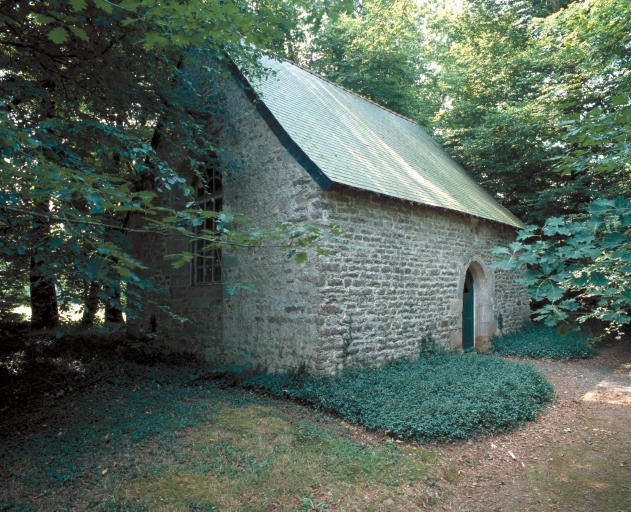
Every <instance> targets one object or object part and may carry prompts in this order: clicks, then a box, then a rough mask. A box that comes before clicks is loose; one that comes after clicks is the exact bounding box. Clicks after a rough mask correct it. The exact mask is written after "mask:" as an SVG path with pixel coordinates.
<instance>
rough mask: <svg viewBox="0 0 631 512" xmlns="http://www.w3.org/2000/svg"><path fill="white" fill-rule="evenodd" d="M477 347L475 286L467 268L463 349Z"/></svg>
mask: <svg viewBox="0 0 631 512" xmlns="http://www.w3.org/2000/svg"><path fill="white" fill-rule="evenodd" d="M474 347H475V286H474V283H473V274H472V273H471V269H467V273H466V275H465V279H464V287H463V290H462V350H464V351H465V352H469V351H471V350H473V348H474Z"/></svg>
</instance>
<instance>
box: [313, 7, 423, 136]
mask: <svg viewBox="0 0 631 512" xmlns="http://www.w3.org/2000/svg"><path fill="white" fill-rule="evenodd" d="M422 24H423V19H422V12H421V10H420V9H419V8H418V6H417V3H416V2H414V1H412V0H369V1H365V2H361V3H357V5H356V6H355V8H354V9H353V10H352V11H350V12H346V13H343V14H342V15H340V16H339V17H337V18H335V19H331V20H329V21H328V23H326V24H325V25H324V27H323V29H322V30H321V31H320V33H318V34H317V35H316V37H314V38H313V41H312V44H311V46H310V47H309V48H308V49H307V51H306V52H305V56H304V57H303V59H304V61H305V63H306V64H307V65H308V66H309V67H310V68H312V69H313V70H314V71H317V72H318V73H321V74H322V75H324V76H325V77H327V78H328V79H330V80H332V81H333V82H336V83H338V84H339V85H342V86H343V87H347V88H348V89H351V90H352V91H355V92H357V93H359V94H361V95H363V96H366V97H367V98H369V99H371V100H373V101H375V102H377V103H379V104H380V105H383V106H385V107H388V108H390V109H392V110H394V111H395V112H398V113H400V114H403V115H405V116H407V117H410V118H412V119H414V120H417V121H419V122H421V124H426V123H427V120H428V119H429V118H430V117H431V115H432V114H433V111H434V109H435V108H436V105H435V103H433V98H434V97H435V96H429V97H425V96H423V94H422V93H423V92H427V91H428V90H431V88H429V87H423V86H422V84H423V81H424V80H425V79H426V78H427V74H426V69H425V68H426V65H427V62H426V61H425V60H424V49H423V42H424V41H423V39H422V36H421V34H422V33H421V32H420V29H421V27H422Z"/></svg>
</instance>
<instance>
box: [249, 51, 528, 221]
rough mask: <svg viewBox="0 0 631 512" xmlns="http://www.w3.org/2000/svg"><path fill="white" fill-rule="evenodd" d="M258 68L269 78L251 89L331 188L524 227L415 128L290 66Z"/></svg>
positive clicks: (266, 60) (253, 83)
mask: <svg viewBox="0 0 631 512" xmlns="http://www.w3.org/2000/svg"><path fill="white" fill-rule="evenodd" d="M262 63H263V65H264V66H265V67H267V68H270V69H272V70H273V71H275V74H270V75H269V76H267V77H266V78H263V79H249V82H250V85H251V86H252V87H253V88H254V90H255V91H256V92H257V95H258V96H259V98H260V100H261V101H262V102H263V104H264V105H265V106H266V107H267V108H268V109H269V111H270V112H271V114H272V115H273V117H274V118H275V119H276V121H277V122H278V123H279V124H280V126H281V127H282V128H283V129H284V130H285V132H286V133H287V134H288V135H289V137H290V138H291V139H292V140H293V142H294V143H295V144H297V145H298V147H299V148H300V149H301V150H302V151H303V152H304V153H305V154H306V155H307V157H308V158H309V159H311V161H312V162H313V163H315V165H316V166H317V167H318V168H319V170H320V171H321V172H322V173H323V174H324V175H325V176H326V177H327V178H328V179H329V180H331V181H332V182H334V183H341V184H343V185H348V186H351V187H356V188H359V189H363V190H369V191H372V192H377V193H379V194H384V195H387V196H392V197H397V198H400V199H405V200H409V201H414V202H416V203H421V204H425V205H430V206H436V207H440V208H446V209H449V210H454V211H458V212H462V213H466V214H470V215H475V216H476V217H481V218H484V219H490V220H493V221H496V222H500V223H503V224H508V225H510V226H515V227H522V223H521V222H520V221H519V219H517V217H515V216H514V215H513V214H511V213H510V212H509V211H508V210H507V209H506V208H504V207H502V206H500V205H499V204H498V203H497V202H496V201H495V200H494V199H493V198H492V197H491V196H490V195H489V194H488V193H487V192H486V191H485V190H484V189H482V187H480V186H479V185H478V184H477V183H475V182H474V181H473V179H472V178H471V177H470V176H469V175H468V174H467V173H466V171H465V170H464V169H463V168H462V167H460V166H459V165H458V164H457V163H456V162H454V161H453V160H452V159H451V158H450V157H449V156H448V155H447V153H445V151H444V150H443V149H442V148H441V147H440V146H439V145H438V144H437V143H436V142H435V141H434V140H432V138H431V137H430V136H429V135H428V134H427V133H425V131H424V130H423V129H422V128H421V127H420V126H418V125H417V124H416V123H414V122H413V121H410V120H409V119H406V118H404V117H402V116H400V115H398V114H395V113H393V112H391V111H389V110H387V109H385V108H383V107H380V106H379V105H377V104H375V103H373V102H371V101H368V100H366V99H365V98H362V97H361V96H358V95H357V94H354V93H352V92H350V91H347V90H346V89H343V88H341V87H339V86H336V85H334V84H332V83H331V82H328V81H327V80H325V79H323V78H321V77H319V76H317V75H314V74H313V73H311V72H309V71H307V70H305V69H303V68H300V67H298V66H296V65H294V64H291V63H289V62H279V61H277V60H272V59H269V58H264V59H263V62H262Z"/></svg>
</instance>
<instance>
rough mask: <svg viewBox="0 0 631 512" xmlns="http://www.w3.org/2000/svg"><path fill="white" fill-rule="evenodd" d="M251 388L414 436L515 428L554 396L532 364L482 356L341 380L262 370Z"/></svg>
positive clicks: (435, 358)
mask: <svg viewBox="0 0 631 512" xmlns="http://www.w3.org/2000/svg"><path fill="white" fill-rule="evenodd" d="M245 385H246V386H248V387H251V388H256V389H261V390H266V391H268V392H271V393H272V394H274V395H278V396H286V397H290V398H293V399H297V400H300V401H303V402H305V403H308V404H310V405H312V406H314V407H315V408H317V409H323V410H328V411H333V412H335V413H337V414H339V415H340V416H341V417H343V418H345V419H347V420H349V421H351V422H353V423H356V424H359V425H363V426H364V427H367V428H369V429H372V430H377V431H382V432H386V433H389V434H391V435H393V436H395V437H397V438H401V439H409V440H414V441H432V440H452V439H466V438H470V437H473V436H475V435H477V434H483V433H491V432H496V431H504V430H508V429H512V428H514V427H516V426H518V425H520V424H522V423H524V422H526V421H529V420H533V419H535V418H536V417H537V414H538V412H539V410H540V409H541V407H542V406H544V405H545V404H546V403H548V402H549V401H550V400H551V398H552V393H553V390H552V386H551V385H550V384H549V383H548V381H547V380H546V379H545V378H544V377H543V375H542V374H541V373H539V371H538V370H536V369H535V368H533V367H532V366H530V365H527V364H523V363H516V362H512V361H505V360H502V359H500V358H497V357H494V356H485V355H477V354H433V355H428V356H426V357H422V358H419V359H418V360H416V361H396V362H390V363H388V364H386V365H385V366H383V367H381V368H364V369H352V370H349V371H346V372H345V373H343V374H342V375H339V376H336V377H315V376H310V375H304V374H300V375H292V374H282V375H262V376H255V377H252V378H250V379H248V380H246V381H245Z"/></svg>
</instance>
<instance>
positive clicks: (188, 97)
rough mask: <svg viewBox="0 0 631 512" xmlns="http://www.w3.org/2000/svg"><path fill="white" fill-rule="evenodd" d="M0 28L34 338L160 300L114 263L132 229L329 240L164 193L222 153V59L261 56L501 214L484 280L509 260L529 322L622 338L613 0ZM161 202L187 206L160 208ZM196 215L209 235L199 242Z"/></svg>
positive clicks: (625, 188)
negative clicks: (264, 228) (429, 147)
mask: <svg viewBox="0 0 631 512" xmlns="http://www.w3.org/2000/svg"><path fill="white" fill-rule="evenodd" d="M0 12H1V14H2V17H1V18H0V62H1V64H0V68H1V69H2V72H1V75H0V89H1V91H2V100H1V101H0V148H1V151H2V155H3V158H2V160H0V166H1V167H0V169H1V174H0V198H1V201H0V233H1V235H0V279H1V280H2V289H1V290H0V317H2V319H4V320H10V319H12V318H14V315H15V313H14V309H15V307H16V306H20V305H26V304H28V305H30V307H31V310H32V318H31V323H32V326H33V327H35V328H40V327H47V328H50V327H53V328H54V327H56V326H57V325H58V324H59V322H60V320H59V311H60V310H62V311H63V310H64V309H69V308H71V307H72V305H73V304H78V305H79V306H80V307H81V308H82V311H83V318H82V320H81V322H82V323H83V325H86V326H89V325H92V324H93V323H94V315H95V313H96V311H97V309H98V308H99V307H103V308H104V309H105V319H106V321H108V322H112V323H120V322H122V321H123V312H124V313H126V314H127V315H133V313H134V311H135V310H138V309H139V308H142V301H141V300H140V298H141V296H146V292H147V291H155V292H156V293H158V292H159V290H157V289H155V287H154V285H153V284H152V283H151V282H150V281H149V280H147V279H146V278H144V277H143V273H142V269H143V263H142V261H139V260H137V259H136V258H135V257H133V256H132V255H131V252H130V248H129V244H128V241H127V235H128V234H129V233H130V232H131V231H133V230H136V231H137V230H141V231H144V232H146V233H148V234H151V235H155V236H165V235H167V234H169V233H171V232H173V231H174V230H176V231H177V232H179V233H181V234H183V235H184V236H189V237H190V238H191V239H192V240H193V239H194V238H195V237H202V238H204V239H205V240H206V241H207V242H208V243H209V244H212V245H214V246H224V245H230V244H232V245H238V246H243V245H246V246H255V245H257V244H260V243H265V240H266V239H268V238H270V237H273V238H275V239H276V240H282V243H284V244H285V245H286V247H287V249H288V251H291V254H294V255H295V258H296V259H297V261H302V260H304V257H305V255H306V252H307V251H308V250H309V248H310V247H312V246H314V245H315V246H317V244H318V241H319V240H320V239H321V238H322V237H325V236H328V232H327V230H326V227H322V226H311V225H303V226H282V227H278V228H277V229H275V230H273V232H267V233H262V232H260V230H256V229H255V227H253V228H252V230H248V229H243V230H241V231H239V232H235V231H232V230H230V229H228V227H227V226H228V225H229V224H230V221H231V215H232V214H231V213H229V212H208V211H202V210H200V209H199V208H197V207H196V205H195V201H194V194H195V191H194V190H193V189H192V187H191V186H190V183H189V181H190V180H188V179H186V178H185V177H184V176H185V175H190V174H191V173H192V174H194V175H197V176H198V177H199V179H200V180H202V181H203V179H204V169H205V168H206V167H207V166H208V158H209V155H210V154H213V155H216V154H218V153H220V152H221V140H220V138H219V137H218V136H217V135H216V133H217V130H216V123H217V120H218V119H220V118H221V116H222V115H226V113H225V112H222V111H221V88H220V86H218V85H217V84H221V80H222V76H224V75H225V73H226V72H227V65H226V63H227V60H228V55H229V56H230V58H231V59H232V60H233V61H235V62H236V63H238V65H239V66H241V67H242V68H244V69H248V70H249V72H250V73H265V72H266V71H265V70H264V69H262V68H261V67H260V65H259V60H258V58H259V56H260V55H261V53H263V52H266V53H271V54H273V55H277V56H279V57H282V58H289V59H292V60H294V61H296V62H297V63H299V64H302V65H304V66H306V67H309V68H311V69H313V70H314V71H316V72H318V73H320V74H322V75H324V76H325V77H327V78H328V79H330V80H332V81H334V82H336V83H339V84H340V85H342V86H344V87H346V88H348V89H351V90H353V91H356V92H358V93H359V94H362V95H364V96H366V97H368V98H370V99H372V100H374V101H376V102H378V103H380V104H382V105H384V106H386V107H388V108H390V109H392V110H394V111H396V112H399V113H401V114H403V115H405V116H407V117H409V118H411V119H413V120H415V121H417V122H418V123H419V124H421V125H422V126H424V127H425V128H426V129H427V130H428V131H429V132H430V133H432V134H433V135H434V136H435V137H436V138H437V139H438V140H439V141H440V142H441V143H442V144H443V145H444V146H445V148H446V149H447V151H448V152H449V153H450V154H451V155H452V156H453V158H455V159H456V160H457V161H458V162H459V163H460V164H461V165H462V166H463V167H464V168H465V169H467V170H468V171H469V172H470V173H471V174H472V175H473V176H474V177H475V179H476V180H477V181H479V182H480V183H481V184H482V185H483V186H484V187H485V188H486V189H487V190H488V191H489V192H490V193H492V194H493V195H494V196H495V197H496V198H497V199H498V200H499V201H500V202H501V203H503V204H504V205H505V206H507V207H508V208H509V209H511V210H512V211H513V212H514V213H515V214H516V215H517V216H518V217H520V218H521V219H522V220H523V221H524V222H525V223H526V224H527V226H526V227H525V228H524V229H523V230H521V231H520V233H519V234H518V237H517V240H516V241H515V242H514V243H513V244H511V246H510V247H504V248H497V249H496V251H497V254H498V256H499V257H500V261H499V263H498V264H497V266H498V267H499V268H502V269H516V268H519V267H521V266H523V265H527V271H526V273H525V276H524V282H525V284H526V285H527V286H528V287H529V290H530V293H531V295H532V297H533V301H534V302H533V304H534V305H535V317H536V319H538V320H544V321H546V322H548V323H549V324H559V323H562V324H563V323H566V322H569V321H574V320H578V321H579V322H585V321H587V320H590V319H596V320H598V321H601V322H604V323H605V325H607V326H608V328H609V329H611V330H613V331H619V330H620V328H621V327H623V326H625V325H626V324H628V323H629V322H631V316H629V313H630V307H631V291H630V289H629V287H628V286H627V285H628V283H629V276H630V275H631V246H630V244H629V232H630V231H629V230H630V229H631V203H630V202H629V198H630V192H631V190H630V186H631V183H630V173H631V108H630V107H631V33H630V32H629V29H628V27H630V26H631V3H629V2H628V0H585V1H574V2H570V1H563V0H551V1H544V0H523V1H508V0H506V1H504V0H460V1H445V2H443V3H440V2H429V1H426V2H423V1H419V0H345V1H343V2H329V1H327V0H312V1H307V0H281V1H274V0H262V1H240V0H231V1H219V0H207V1H204V0H188V1H183V2H182V1H169V0H168V1H165V2H159V3H157V2H153V1H147V0H122V1H116V2H113V1H112V2H111V1H108V0H72V1H70V2H61V1H54V0H53V1H43V2H2V3H0ZM191 63H195V65H194V66H192V65H191ZM192 67H194V68H195V70H196V72H195V73H194V75H195V77H194V78H191V74H190V69H191V68H192ZM165 141H168V144H167V143H165ZM175 148H176V149H175ZM174 195H175V196H178V197H181V198H184V203H185V204H186V205H187V207H186V208H181V209H177V210H174V209H172V208H166V207H165V206H164V205H165V204H172V203H169V202H168V201H165V200H164V198H165V197H173V196H174ZM189 199H190V200H189ZM208 217H213V218H216V219H217V222H216V223H215V224H216V226H218V229H216V230H214V231H212V232H210V231H208V230H203V229H199V226H201V225H203V224H204V220H205V219H206V218H208ZM138 218H142V219H143V222H142V223H141V224H139V223H138V222H134V219H138ZM244 225H245V223H244ZM252 226H256V219H252ZM191 258H192V254H191V253H187V254H183V255H178V256H177V258H175V259H174V264H185V263H186V262H188V261H190V259H191ZM230 286H232V287H234V286H235V285H234V283H233V284H230ZM156 300H158V301H159V299H156Z"/></svg>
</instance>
